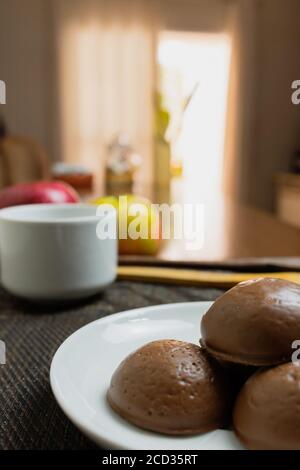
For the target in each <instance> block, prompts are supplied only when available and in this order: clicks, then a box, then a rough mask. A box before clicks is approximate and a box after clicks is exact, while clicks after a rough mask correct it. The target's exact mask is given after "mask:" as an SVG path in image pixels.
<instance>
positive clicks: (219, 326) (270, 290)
mask: <svg viewBox="0 0 300 470" xmlns="http://www.w3.org/2000/svg"><path fill="white" fill-rule="evenodd" d="M201 334H202V338H201V340H200V342H201V345H202V346H204V347H205V348H206V349H207V350H208V352H209V353H211V354H212V355H213V356H215V357H216V358H219V359H222V360H225V361H230V362H234V363H240V364H247V365H253V366H268V365H274V364H280V363H282V362H287V361H289V360H290V359H291V355H292V353H293V349H292V342H293V341H294V340H295V339H298V338H299V339H300V286H299V285H298V284H294V283H292V282H288V281H284V280H281V279H271V278H266V279H258V280H253V281H246V282H242V283H240V284H238V285H237V286H235V287H233V288H232V289H230V290H229V291H228V292H226V293H225V294H224V295H222V296H221V297H219V298H218V299H217V300H216V301H215V302H214V304H213V305H212V307H211V308H210V309H209V310H208V312H207V313H206V314H205V315H204V317H203V318H202V322H201Z"/></svg>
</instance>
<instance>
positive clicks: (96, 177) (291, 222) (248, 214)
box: [0, 0, 300, 260]
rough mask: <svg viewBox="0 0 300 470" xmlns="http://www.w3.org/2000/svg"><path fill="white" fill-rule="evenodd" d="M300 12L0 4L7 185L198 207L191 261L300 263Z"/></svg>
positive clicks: (246, 6) (212, 1)
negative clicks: (299, 101) (196, 248)
mask: <svg viewBox="0 0 300 470" xmlns="http://www.w3.org/2000/svg"><path fill="white" fill-rule="evenodd" d="M299 18H300V2H299V0H285V1H283V0H110V1H105V0H46V1H45V0H26V1H23V0H1V4H0V79H1V80H4V81H5V82H6V93H7V98H6V104H5V105H1V106H0V115H1V127H0V136H1V142H2V143H1V145H0V187H2V188H3V187H5V186H7V185H11V184H15V183H21V182H30V181H36V180H39V179H49V178H55V179H62V180H64V181H67V182H69V183H71V184H72V185H73V186H74V187H75V188H76V189H77V190H78V191H79V192H80V194H82V197H83V199H88V198H89V197H95V198H96V197H101V196H103V195H113V194H122V193H127V194H128V193H129V194H131V193H136V194H139V195H143V196H146V197H148V198H150V199H151V200H153V201H155V202H168V201H171V202H177V201H179V202H203V203H204V204H206V207H207V208H208V209H207V212H208V226H209V228H207V231H208V232H207V237H206V238H207V240H208V241H207V244H206V245H205V247H204V249H203V250H202V251H201V254H200V255H199V254H198V255H196V254H195V253H194V254H190V253H189V254H187V256H190V257H196V258H197V257H198V258H200V259H207V260H215V259H225V258H236V257H248V256H296V255H299V254H300V236H299V231H298V230H299V227H300V218H299V215H298V214H299V209H300V175H299V176H298V174H297V173H298V172H300V106H296V105H294V104H293V103H292V101H291V95H292V92H293V90H292V88H291V87H292V82H293V81H294V80H297V79H300V53H299V47H300V46H299V45H300V26H299ZM179 252H180V247H179V246H178V245H176V246H172V247H168V248H166V249H165V252H164V257H169V258H182V257H183V256H185V255H184V254H183V253H182V252H181V253H179Z"/></svg>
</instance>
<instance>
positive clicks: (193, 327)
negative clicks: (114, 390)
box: [50, 302, 242, 450]
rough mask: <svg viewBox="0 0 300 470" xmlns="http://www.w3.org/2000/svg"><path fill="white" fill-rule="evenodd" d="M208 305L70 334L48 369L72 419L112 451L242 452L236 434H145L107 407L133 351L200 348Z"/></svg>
mask: <svg viewBox="0 0 300 470" xmlns="http://www.w3.org/2000/svg"><path fill="white" fill-rule="evenodd" d="M210 305H211V303H210V302H191V303H181V304H168V305H158V306H156V307H148V308H139V309H135V310H129V311H127V312H121V313H117V314H115V315H111V316H108V317H105V318H103V319H101V320H97V321H95V322H93V323H90V324H88V325H87V326H85V327H83V328H81V329H80V330H78V331H77V332H75V333H74V334H73V335H71V336H70V337H69V338H68V339H67V340H66V341H65V342H64V343H63V344H62V345H61V346H60V348H59V349H58V351H57V352H56V354H55V356H54V358H53V361H52V365H51V370H50V381H51V386H52V390H53V393H54V395H55V397H56V400H57V402H58V404H59V405H60V406H61V408H62V410H63V411H64V412H65V414H66V415H67V416H68V417H69V419H70V420H71V421H72V422H73V423H74V424H75V425H76V426H77V427H78V428H79V429H80V430H81V431H82V432H83V433H84V434H86V435H87V436H88V437H89V438H91V439H92V440H93V441H95V442H96V443H97V444H99V445H101V446H104V447H105V448H108V449H114V448H117V449H134V450H136V449H155V450H158V449H185V450H200V449H231V450H232V449H241V448H242V446H241V445H240V443H239V442H238V440H237V439H236V438H235V436H234V434H233V432H231V431H224V430H216V431H213V432H210V433H207V434H203V435H198V436H192V437H168V436H164V435H160V434H155V433H152V432H147V431H143V430H141V429H139V428H137V427H135V426H132V425H130V424H128V423H127V422H126V421H124V420H123V419H121V418H119V417H118V416H117V415H116V414H115V413H114V412H113V411H112V410H111V409H110V408H109V406H108V405H107V402H106V391H107V388H108V386H109V383H110V378H111V376H112V373H113V372H114V370H115V369H116V367H117V366H118V364H119V363H120V362H121V361H122V360H123V359H124V358H125V357H126V356H127V355H128V354H129V353H131V352H132V351H134V350H135V349H137V348H138V347H140V346H142V345H143V344H145V343H147V342H148V341H152V340H156V339H163V338H167V339H177V340H183V341H189V342H192V343H198V341H199V335H200V333H199V330H200V319H201V316H202V315H203V314H204V313H205V312H206V310H207V309H208V308H209V306H210Z"/></svg>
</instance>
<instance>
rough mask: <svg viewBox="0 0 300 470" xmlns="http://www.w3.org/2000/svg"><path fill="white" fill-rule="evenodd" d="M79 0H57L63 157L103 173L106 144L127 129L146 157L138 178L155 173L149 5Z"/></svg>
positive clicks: (151, 32)
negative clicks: (143, 6)
mask: <svg viewBox="0 0 300 470" xmlns="http://www.w3.org/2000/svg"><path fill="white" fill-rule="evenodd" d="M60 2H61V0H60ZM62 2H63V3H64V0H62ZM82 2H83V3H84V10H83V11H84V15H82V14H81V9H83V3H82ZM82 2H80V1H76V2H75V4H73V2H71V3H72V5H70V3H68V2H65V5H64V8H62V5H61V3H60V4H59V5H58V12H59V21H58V22H57V24H58V34H59V41H58V48H59V70H60V78H59V83H60V90H59V92H60V104H61V106H60V112H61V145H62V149H63V151H62V156H63V159H64V160H65V161H69V162H81V163H84V164H87V165H89V166H90V167H91V168H92V169H93V170H94V171H95V172H97V173H98V175H100V176H101V172H103V169H104V162H105V159H106V154H107V147H108V145H109V144H110V143H111V141H112V140H113V139H114V138H115V137H116V136H118V135H120V134H122V135H126V136H128V138H129V141H130V144H131V145H132V146H133V147H134V148H135V149H136V150H137V151H138V152H139V153H140V154H141V155H142V157H143V166H142V170H141V175H140V178H141V179H142V180H147V179H150V177H151V172H152V170H151V164H152V158H151V153H152V101H153V78H154V68H155V67H154V32H153V26H151V25H150V24H149V20H148V16H147V15H149V11H148V10H147V9H145V11H144V13H143V10H141V9H140V7H141V3H142V0H141V1H135V2H132V1H131V0H130V6H131V10H130V12H127V13H124V11H125V10H126V8H125V7H126V5H125V4H126V0H125V1H124V0H123V1H122V3H120V1H116V0H112V1H111V2H106V3H105V2H103V1H101V0H100V1H99V2H96V3H95V2H92V1H89V0H85V1H84V0H82ZM75 5H77V7H78V10H76V8H75ZM118 5H119V6H120V9H119V10H118V8H117V6H118ZM134 5H135V6H136V7H137V8H136V10H134V11H133V10H132V8H133V6H134ZM102 8H103V10H102ZM123 13H124V17H123V16H122V15H123ZM129 14H130V16H128V15H129ZM143 14H144V15H146V17H144V16H142V15H143Z"/></svg>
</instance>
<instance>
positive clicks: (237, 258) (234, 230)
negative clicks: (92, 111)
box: [94, 179, 300, 266]
mask: <svg viewBox="0 0 300 470" xmlns="http://www.w3.org/2000/svg"><path fill="white" fill-rule="evenodd" d="M135 192H136V193H138V194H140V195H143V196H146V197H149V198H150V199H151V200H152V201H154V202H156V203H164V202H168V203H171V204H173V203H179V204H187V203H189V204H191V203H192V204H196V203H197V204H199V203H200V204H203V206H204V212H205V219H204V243H203V246H202V247H201V248H197V249H194V250H191V249H187V247H186V243H185V241H184V240H169V241H165V242H164V244H163V247H162V249H161V251H160V253H159V254H158V256H157V260H166V261H186V262H192V261H196V262H201V263H204V264H205V263H207V264H211V263H213V264H215V263H217V264H218V263H221V264H232V263H233V264H251V263H255V264H260V263H265V262H267V261H268V259H269V258H271V260H273V258H274V257H276V258H278V257H284V258H286V257H288V258H291V259H290V260H285V261H286V262H284V263H283V265H286V264H287V265H289V263H290V264H291V266H294V265H296V266H300V229H298V228H295V227H293V226H290V225H288V224H285V223H283V222H281V221H279V220H278V219H277V218H276V217H275V215H273V214H269V213H267V212H264V211H261V210H259V209H256V208H253V207H247V206H245V205H243V204H239V203H236V202H233V201H230V200H229V199H227V198H225V197H224V196H223V195H222V194H213V195H212V194H205V193H204V194H202V193H201V188H199V187H197V185H193V184H191V183H190V182H186V181H184V180H178V179H174V180H173V181H172V184H171V186H170V188H155V187H152V186H145V185H137V186H136V188H135ZM99 194H100V195H101V192H99V191H98V192H97V196H99ZM94 195H95V194H94ZM297 257H299V259H295V258H297Z"/></svg>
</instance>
